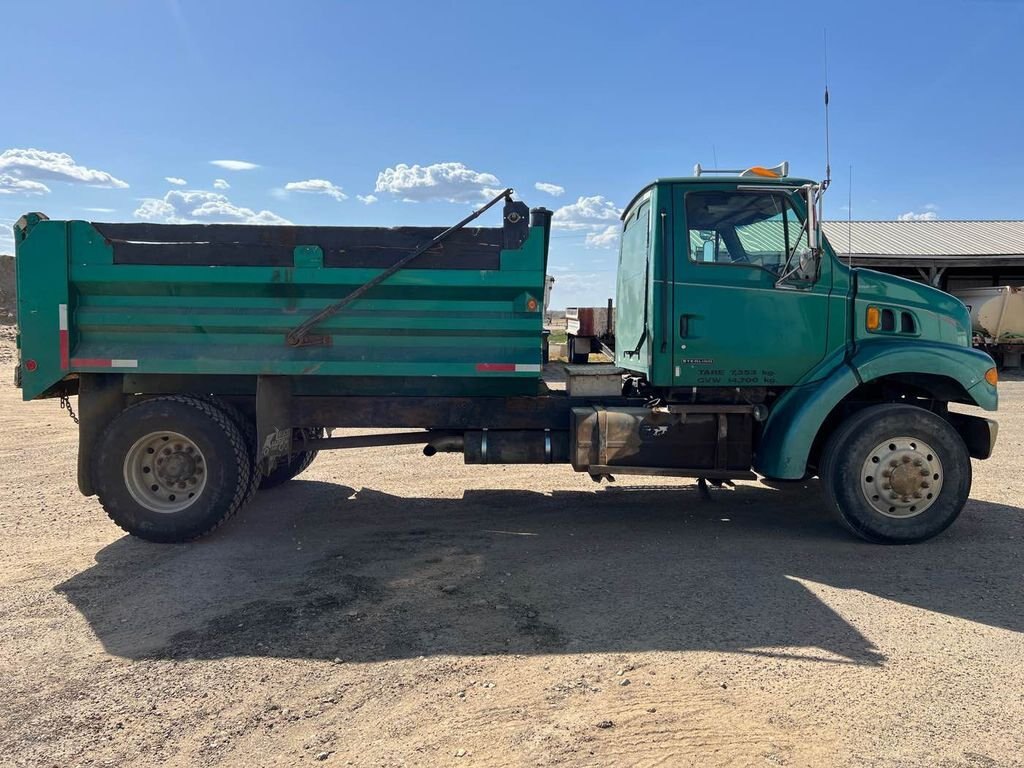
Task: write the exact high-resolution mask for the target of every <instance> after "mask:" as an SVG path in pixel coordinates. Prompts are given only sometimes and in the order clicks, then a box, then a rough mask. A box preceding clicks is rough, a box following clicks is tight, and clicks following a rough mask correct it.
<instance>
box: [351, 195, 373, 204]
mask: <svg viewBox="0 0 1024 768" xmlns="http://www.w3.org/2000/svg"><path fill="white" fill-rule="evenodd" d="M356 199H357V200H358V201H359V202H360V203H365V204H366V205H373V204H374V203H376V202H377V196H376V195H356Z"/></svg>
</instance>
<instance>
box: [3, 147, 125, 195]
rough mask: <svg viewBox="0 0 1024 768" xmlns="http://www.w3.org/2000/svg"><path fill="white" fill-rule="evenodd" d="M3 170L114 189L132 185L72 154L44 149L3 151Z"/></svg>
mask: <svg viewBox="0 0 1024 768" xmlns="http://www.w3.org/2000/svg"><path fill="white" fill-rule="evenodd" d="M0 172H3V173H4V174H5V175H9V176H15V177H17V178H19V179H31V180H35V181H50V180H53V181H66V182H69V183H71V184H88V185H89V186H92V187H111V188H114V189H127V187H128V184H127V183H126V182H123V181H121V180H120V179H117V178H114V177H113V176H111V175H110V174H109V173H107V172H106V171H97V170H94V169H92V168H86V167H85V166H84V165H78V163H76V162H75V161H74V159H73V158H72V157H71V155H69V154H66V153H64V152H47V151H46V150H42V149H6V150H4V151H3V152H0Z"/></svg>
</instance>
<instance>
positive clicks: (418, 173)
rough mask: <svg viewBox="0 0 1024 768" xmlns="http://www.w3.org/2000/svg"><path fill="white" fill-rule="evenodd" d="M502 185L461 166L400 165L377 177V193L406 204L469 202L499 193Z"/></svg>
mask: <svg viewBox="0 0 1024 768" xmlns="http://www.w3.org/2000/svg"><path fill="white" fill-rule="evenodd" d="M500 184H501V182H500V181H499V180H498V177H497V176H495V175H494V174H491V173H482V172H480V171H474V170H473V169H472V168H467V167H466V166H465V165H463V164H462V163H434V164H433V165H406V164H405V163H399V164H398V165H396V166H395V167H394V168H385V169H384V170H383V171H381V172H380V173H379V174H377V186H376V188H375V189H374V191H375V192H388V193H390V194H392V195H395V196H396V197H400V198H401V199H402V200H403V201H406V202H426V201H428V200H446V201H448V202H450V203H466V202H471V201H475V200H479V199H481V198H483V197H488V196H493V194H497V192H498V191H500V190H495V189H494V188H495V187H498V186H499V185H500ZM492 193H493V194H492Z"/></svg>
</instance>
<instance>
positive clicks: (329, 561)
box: [0, 334, 1024, 768]
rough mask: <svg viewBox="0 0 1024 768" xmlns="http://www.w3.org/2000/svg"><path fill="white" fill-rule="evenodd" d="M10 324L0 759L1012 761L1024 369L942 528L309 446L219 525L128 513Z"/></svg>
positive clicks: (780, 500)
mask: <svg viewBox="0 0 1024 768" xmlns="http://www.w3.org/2000/svg"><path fill="white" fill-rule="evenodd" d="M7 336H8V338H7V339H6V340H4V341H3V342H2V345H0V363H2V364H3V367H4V370H5V371H7V374H6V375H5V376H4V378H3V381H2V384H0V406H2V408H3V417H4V425H5V426H4V430H3V432H2V435H0V456H2V457H3V465H4V468H5V471H4V472H3V474H2V476H0V493H2V499H3V502H4V503H3V505H2V507H0V543H2V546H0V595H2V597H0V648H2V650H3V652H2V654H0V680H2V685H0V755H2V758H0V762H2V763H3V764H5V765H18V766H51V765H52V766H61V767H62V768H63V767H66V766H79V765H82V766H85V765H88V766H123V765H157V764H159V765H168V766H275V765H282V766H293V765H319V764H324V765H328V766H329V765H354V766H400V765H409V766H413V765H424V766H433V765H465V766H508V765H516V766H518V765H526V766H577V765H579V766H590V765H616V766H617V765H658V766H684V765H695V766H696V765H699V766H719V765H723V766H724V765H730V766H731V765H736V766H747V765H754V766H762V765H763V766H787V765H791V766H801V765H854V766H871V767H873V768H877V767H880V766H1007V765H1024V761H1022V757H1021V754H1022V745H1024V736H1022V734H1024V594H1022V586H1024V558H1022V556H1021V547H1022V544H1024V511H1022V509H1021V507H1022V505H1024V493H1022V491H1024V471H1022V466H1021V457H1022V456H1024V446H1022V443H1024V415H1022V405H1024V381H1019V380H1018V381H1011V382H1007V383H1005V384H1003V385H1002V397H1003V405H1004V407H1003V412H1002V414H1001V416H1000V418H1001V423H1002V435H1001V439H1000V445H999V448H998V454H997V456H996V457H995V458H993V459H992V460H991V461H988V462H976V463H975V472H976V476H975V483H974V493H973V498H972V500H971V502H970V503H969V504H968V506H967V509H966V510H965V512H964V514H963V515H962V517H961V518H960V520H959V521H958V522H957V523H956V524H955V525H954V527H953V528H952V529H950V530H949V531H948V532H947V533H946V534H944V535H943V536H941V537H939V538H937V539H935V540H933V541H931V542H928V543H926V544H921V545H917V546H910V547H880V546H872V545H869V544H864V543H862V542H860V541H857V540H855V539H853V538H851V536H850V535H849V534H847V532H846V531H845V530H844V529H843V528H842V527H841V526H840V524H839V523H838V522H837V521H836V520H835V519H833V518H832V517H831V516H830V515H829V514H827V513H826V512H825V511H824V510H823V509H822V504H821V501H820V494H819V489H818V488H816V487H815V485H816V484H815V483H814V482H811V483H806V484H803V483H798V484H792V485H788V486H786V487H785V488H783V489H774V488H769V487H767V486H764V485H761V484H759V483H742V484H740V485H739V487H738V488H736V489H735V490H732V491H728V490H723V491H720V492H714V493H713V496H714V498H713V501H710V502H708V501H703V500H702V499H701V498H700V496H699V495H698V493H697V492H696V490H695V487H694V486H693V485H692V484H691V483H689V482H687V481H673V480H664V481H651V482H648V481H645V480H643V479H637V478H634V479H629V478H622V479H621V481H620V482H619V483H616V484H615V485H612V486H608V485H601V486H598V485H595V484H594V483H592V482H591V481H590V480H589V479H588V478H586V477H581V476H579V475H576V474H574V473H573V472H572V471H571V470H570V469H568V468H562V467H556V468H539V469H532V468H529V467H484V468H481V467H465V466H463V465H462V463H461V459H460V458H459V457H457V456H453V455H440V456H436V457H433V458H430V459H428V458H425V457H423V456H422V455H421V454H420V450H419V449H418V448H415V447H409V448H383V449H374V450H363V451H359V452H351V453H344V452H335V453H330V454H325V455H322V456H321V457H320V458H319V459H318V460H317V461H316V463H315V464H314V465H313V467H312V468H311V469H310V470H309V471H308V472H307V473H306V474H305V475H303V476H302V478H301V479H300V480H296V481H294V482H292V483H290V484H288V485H286V486H284V487H282V488H279V489H276V490H273V491H267V492H264V493H261V494H260V495H259V496H258V498H257V500H256V502H255V503H254V504H253V505H252V506H251V507H250V508H248V509H246V510H244V511H243V512H242V513H241V514H240V515H239V516H238V517H237V518H235V519H234V520H233V521H232V522H230V523H229V524H228V525H226V526H224V527H223V528H222V529H221V530H219V531H218V532H217V533H216V534H215V535H213V536H211V537H210V538H208V539H205V540H203V541H200V542H197V543H194V544H188V545H174V546H167V545H155V544H147V543H145V542H142V541H137V540H134V539H132V538H130V537H128V536H125V535H123V534H122V533H121V531H120V530H119V529H117V528H116V527H115V526H114V525H113V524H112V523H110V522H109V521H108V520H107V518H106V516H105V515H104V513H103V511H102V510H101V509H100V507H99V506H98V505H97V503H96V501H95V499H86V498H83V497H81V496H80V495H79V494H78V492H77V490H76V488H75V480H74V465H75V451H76V441H77V436H76V432H75V429H74V427H73V425H72V423H71V422H70V421H69V420H68V418H67V417H66V416H65V415H64V414H62V413H61V412H60V411H59V410H58V407H57V403H56V402H55V401H46V402H36V403H28V404H25V403H21V402H20V398H19V393H18V392H17V391H16V390H15V389H14V388H13V387H12V386H11V383H10V365H9V363H10V360H11V356H12V348H11V343H10V340H9V334H7Z"/></svg>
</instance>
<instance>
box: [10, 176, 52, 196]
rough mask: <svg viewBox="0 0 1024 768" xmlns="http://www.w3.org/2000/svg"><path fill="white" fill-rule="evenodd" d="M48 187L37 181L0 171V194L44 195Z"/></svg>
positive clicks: (48, 190)
mask: <svg viewBox="0 0 1024 768" xmlns="http://www.w3.org/2000/svg"><path fill="white" fill-rule="evenodd" d="M49 192H50V188H49V187H48V186H46V185H45V184H43V183H42V182H39V181H32V180H31V179H22V178H20V177H18V176H12V175H11V174H9V173H0V195H45V194H48V193H49Z"/></svg>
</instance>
